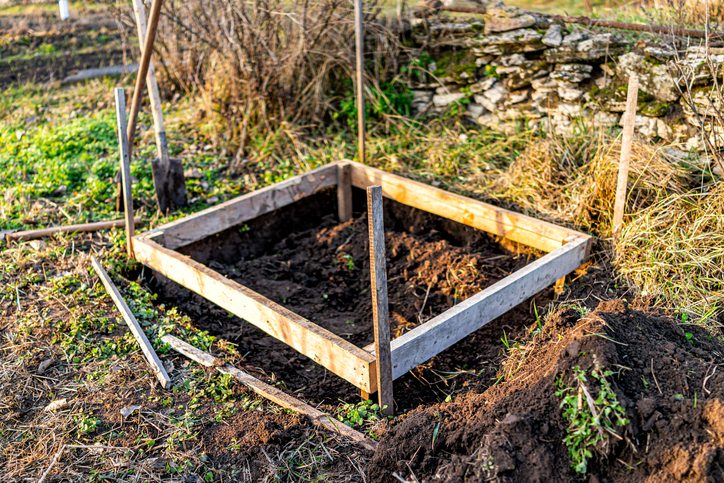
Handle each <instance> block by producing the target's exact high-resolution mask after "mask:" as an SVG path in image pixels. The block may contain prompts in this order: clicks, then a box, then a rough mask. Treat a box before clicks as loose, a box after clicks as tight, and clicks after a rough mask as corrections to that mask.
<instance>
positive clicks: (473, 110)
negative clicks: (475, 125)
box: [465, 103, 485, 119]
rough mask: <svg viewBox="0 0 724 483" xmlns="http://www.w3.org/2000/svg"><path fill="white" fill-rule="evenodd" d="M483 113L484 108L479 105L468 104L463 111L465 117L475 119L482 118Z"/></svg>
mask: <svg viewBox="0 0 724 483" xmlns="http://www.w3.org/2000/svg"><path fill="white" fill-rule="evenodd" d="M484 113H485V108H484V107H483V106H481V105H480V104H475V103H473V104H468V105H467V109H466V110H465V115H466V116H468V117H470V118H473V119H477V118H479V117H480V116H482V115H483V114H484Z"/></svg>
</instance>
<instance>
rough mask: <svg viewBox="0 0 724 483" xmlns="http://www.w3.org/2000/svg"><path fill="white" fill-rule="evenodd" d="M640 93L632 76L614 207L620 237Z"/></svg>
mask: <svg viewBox="0 0 724 483" xmlns="http://www.w3.org/2000/svg"><path fill="white" fill-rule="evenodd" d="M638 93H639V79H638V77H636V76H631V77H629V79H628V96H627V97H626V112H625V114H624V118H623V136H622V139H621V159H620V161H619V165H618V183H617V185H616V203H615V204H614V207H613V230H612V234H613V237H614V238H618V236H619V234H620V233H621V226H622V225H623V213H624V210H625V208H626V184H627V182H628V169H629V164H630V163H631V144H632V143H633V135H634V125H635V122H636V101H637V98H638Z"/></svg>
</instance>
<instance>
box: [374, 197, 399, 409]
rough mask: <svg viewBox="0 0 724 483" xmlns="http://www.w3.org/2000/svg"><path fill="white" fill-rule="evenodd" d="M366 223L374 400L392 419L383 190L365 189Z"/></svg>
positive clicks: (393, 406) (392, 401)
mask: <svg viewBox="0 0 724 483" xmlns="http://www.w3.org/2000/svg"><path fill="white" fill-rule="evenodd" d="M367 220H368V224H369V237H370V281H371V283H372V290H371V292H372V319H373V324H374V325H373V327H374V333H375V354H376V355H377V358H376V362H377V364H376V371H375V372H376V379H377V398H378V401H379V404H380V408H381V409H380V411H381V412H382V414H384V415H386V416H393V415H394V413H395V404H394V400H393V395H392V394H393V391H392V360H391V356H390V314H389V306H388V305H389V304H388V300H387V260H386V258H385V221H384V218H383V214H382V189H381V188H380V187H379V186H370V187H369V188H367Z"/></svg>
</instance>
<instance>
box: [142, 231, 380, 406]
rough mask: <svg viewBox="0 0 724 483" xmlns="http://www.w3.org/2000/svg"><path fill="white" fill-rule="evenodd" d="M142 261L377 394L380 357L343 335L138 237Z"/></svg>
mask: <svg viewBox="0 0 724 483" xmlns="http://www.w3.org/2000/svg"><path fill="white" fill-rule="evenodd" d="M134 240H135V243H134V251H135V254H136V259H137V260H138V261H139V262H141V263H143V264H144V265H146V266H148V267H150V268H152V269H154V270H157V271H159V272H160V273H161V274H163V275H164V276H166V277H168V278H170V279H171V280H173V281H175V282H178V283H180V284H181V285H183V286H184V287H186V288H188V289H189V290H193V291H194V292H196V293H198V294H199V295H201V296H202V297H204V298H206V299H207V300H210V301H211V302H214V303H215V304H217V305H219V306H220V307H222V308H224V309H226V310H228V311H229V312H231V313H233V314H235V315H237V316H239V317H241V318H243V319H245V320H247V321H248V322H249V323H251V324H253V325H255V326H256V327H259V328H260V329H261V330H263V331H264V332H266V333H267V334H269V335H271V336H273V337H275V338H277V339H279V340H281V341H282V342H284V343H285V344H287V345H289V346H290V347H292V348H294V349H296V350H298V351H299V352H301V353H302V354H304V355H306V356H307V357H310V358H311V359H313V360H314V361H315V362H317V363H318V364H320V365H322V366H324V367H326V368H327V369H329V370H330V371H332V372H334V373H335V374H337V375H338V376H340V377H342V378H344V379H346V380H347V381H349V382H351V383H352V384H354V385H355V386H357V387H359V388H360V389H364V390H366V391H367V392H374V391H375V390H376V388H375V387H374V386H376V384H374V385H373V383H372V382H371V381H370V370H371V367H372V362H373V361H374V357H373V356H371V355H370V354H369V353H368V352H365V351H364V350H362V349H360V348H359V347H356V346H354V345H353V344H351V343H349V342H347V341H345V340H344V339H342V338H341V337H339V336H337V335H335V334H333V333H331V332H329V331H328V330H326V329H324V328H322V327H320V326H318V325H316V324H314V323H312V322H310V321H308V320H307V319H305V318H304V317H301V316H299V315H297V314H295V313H294V312H292V311H290V310H288V309H286V308H284V307H282V306H281V305H278V304H276V303H274V302H272V301H271V300H269V299H267V298H266V297H263V296H262V295H260V294H258V293H256V292H254V291H253V290H251V289H249V288H247V287H244V286H243V285H241V284H238V283H236V282H234V281H232V280H229V279H228V278H226V277H223V276H222V275H220V274H218V273H216V272H214V271H213V270H211V269H209V268H207V267H205V266H204V265H202V264H200V263H198V262H195V261H194V260H192V259H190V258H189V257H185V256H183V255H180V254H179V253H176V252H174V251H173V250H169V249H167V248H164V247H162V246H160V245H158V244H157V243H154V242H153V241H151V240H149V239H148V238H145V237H144V236H142V235H139V236H136V238H135V239H134Z"/></svg>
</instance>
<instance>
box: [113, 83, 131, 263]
mask: <svg viewBox="0 0 724 483" xmlns="http://www.w3.org/2000/svg"><path fill="white" fill-rule="evenodd" d="M115 94H116V121H117V123H118V150H119V151H120V158H121V160H120V163H121V183H122V186H123V204H124V205H125V206H124V208H125V219H126V237H127V238H128V240H127V241H126V243H127V247H128V256H129V257H130V258H133V236H134V235H135V226H134V219H133V193H132V192H131V159H130V153H129V149H128V137H127V133H126V93H125V92H124V90H123V88H122V87H116V89H115Z"/></svg>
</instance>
